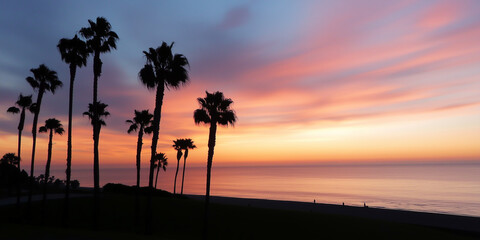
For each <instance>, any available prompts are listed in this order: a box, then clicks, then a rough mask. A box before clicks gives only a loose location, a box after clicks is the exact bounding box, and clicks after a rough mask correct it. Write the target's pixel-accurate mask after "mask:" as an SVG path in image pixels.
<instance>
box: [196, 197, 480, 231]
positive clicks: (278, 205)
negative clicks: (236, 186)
mask: <svg viewBox="0 0 480 240" xmlns="http://www.w3.org/2000/svg"><path fill="white" fill-rule="evenodd" d="M187 196H189V197H191V198H192V199H197V200H202V201H203V200H204V198H205V196H203V195H187ZM210 201H211V202H212V203H220V204H229V205H237V206H249V207H259V208H269V209H282V210H293V211H308V212H318V213H323V214H332V215H344V216H352V217H359V218H369V219H377V220H384V221H391V222H399V223H407V224H415V225H422V226H429V227H437V228H445V229H450V230H460V231H467V232H473V233H475V234H480V217H469V216H458V215H449V214H440V213H426V212H414V211H407V210H392V209H381V208H371V207H368V208H365V207H355V206H342V205H333V204H323V203H307V202H294V201H280V200H266V199H250V198H234V197H220V196H212V197H211V198H210Z"/></svg>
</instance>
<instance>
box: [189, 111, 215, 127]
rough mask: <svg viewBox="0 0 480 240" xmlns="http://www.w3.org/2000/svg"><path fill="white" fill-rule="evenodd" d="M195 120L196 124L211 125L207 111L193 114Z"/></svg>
mask: <svg viewBox="0 0 480 240" xmlns="http://www.w3.org/2000/svg"><path fill="white" fill-rule="evenodd" d="M193 119H194V120H195V124H197V125H198V124H200V123H205V124H207V123H210V121H211V119H210V116H208V113H207V111H205V109H197V110H195V112H193Z"/></svg>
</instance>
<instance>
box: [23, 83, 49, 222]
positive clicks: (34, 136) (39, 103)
mask: <svg viewBox="0 0 480 240" xmlns="http://www.w3.org/2000/svg"><path fill="white" fill-rule="evenodd" d="M44 91H45V89H44V88H43V87H42V86H40V89H39V90H38V96H37V102H36V105H37V106H36V109H35V114H34V116H33V125H32V139H33V140H32V141H33V143H32V162H31V165H30V181H29V191H28V201H27V218H28V220H30V219H29V218H30V214H31V205H32V193H33V182H34V181H35V179H34V176H33V171H34V168H35V147H36V145H37V124H38V115H39V114H40V107H41V106H42V98H43V93H44Z"/></svg>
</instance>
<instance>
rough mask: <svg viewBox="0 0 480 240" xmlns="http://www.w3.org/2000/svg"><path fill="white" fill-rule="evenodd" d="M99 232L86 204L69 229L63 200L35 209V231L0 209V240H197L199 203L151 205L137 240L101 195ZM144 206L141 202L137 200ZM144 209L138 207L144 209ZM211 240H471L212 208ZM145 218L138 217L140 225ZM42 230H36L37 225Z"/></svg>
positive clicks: (122, 213)
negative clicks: (149, 230) (43, 213)
mask: <svg viewBox="0 0 480 240" xmlns="http://www.w3.org/2000/svg"><path fill="white" fill-rule="evenodd" d="M102 203H103V207H102V212H101V216H102V217H101V229H102V231H100V232H93V231H91V230H90V229H91V224H90V219H91V215H92V212H91V210H90V209H91V204H92V200H91V199H90V198H78V199H72V209H71V210H72V212H71V216H72V221H71V224H70V226H71V227H70V229H69V230H65V229H62V228H60V227H59V226H61V220H60V218H61V209H62V200H52V201H50V202H49V204H48V206H47V211H48V215H47V219H46V221H43V220H42V219H40V217H39V213H40V209H39V203H36V204H35V206H34V216H35V218H34V223H35V224H34V225H27V226H25V225H24V224H21V222H20V221H19V218H18V217H17V216H15V214H16V210H15V207H14V206H10V207H3V208H0V216H1V220H0V221H1V223H0V233H1V234H0V236H1V238H2V239H33V238H35V239H115V240H118V239H132V238H133V239H199V238H200V233H201V227H202V214H203V204H202V202H198V201H194V200H189V199H176V198H160V197H156V198H155V199H154V212H155V214H154V216H155V220H154V226H155V233H154V236H144V235H141V234H140V235H138V234H137V235H136V233H139V232H140V233H141V232H142V231H143V225H142V226H135V224H134V222H133V219H134V212H133V209H134V197H133V196H127V195H122V194H104V196H103V201H102ZM141 203H142V204H143V206H145V205H144V204H145V199H142V200H141ZM143 208H144V207H142V209H143ZM211 210H212V214H211V217H212V220H211V225H210V226H211V230H210V233H211V237H212V239H307V238H308V239H320V238H324V239H359V238H361V239H364V238H365V239H473V238H470V237H468V236H466V235H464V234H462V233H456V232H450V231H444V230H441V229H433V228H427V227H421V226H415V225H408V224H399V223H390V222H385V221H376V220H367V219H361V218H353V217H345V216H336V215H324V214H318V213H308V212H295V211H287V210H269V209H258V208H253V207H239V206H229V205H213V206H212V208H211ZM143 216H144V213H142V218H141V219H142V220H143ZM42 222H44V223H43V225H41V223H42Z"/></svg>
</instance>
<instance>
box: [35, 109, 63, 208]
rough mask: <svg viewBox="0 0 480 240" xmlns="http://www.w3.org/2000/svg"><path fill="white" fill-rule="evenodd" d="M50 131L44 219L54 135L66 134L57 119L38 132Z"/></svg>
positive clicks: (44, 192)
mask: <svg viewBox="0 0 480 240" xmlns="http://www.w3.org/2000/svg"><path fill="white" fill-rule="evenodd" d="M48 130H50V133H49V135H48V157H47V164H46V165H45V182H44V184H43V198H42V206H43V207H42V217H45V201H46V200H47V179H49V177H50V164H51V162H52V140H53V133H56V134H59V135H62V134H63V133H64V132H65V130H64V129H63V126H62V124H61V123H60V121H59V120H57V119H55V118H49V119H47V120H46V121H45V126H41V127H40V129H39V130H38V131H39V132H47V131H48Z"/></svg>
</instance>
